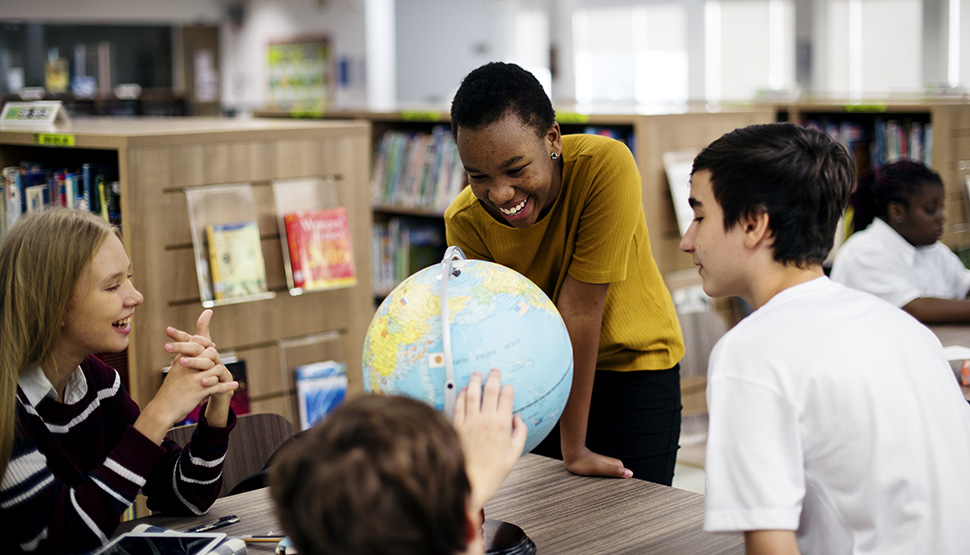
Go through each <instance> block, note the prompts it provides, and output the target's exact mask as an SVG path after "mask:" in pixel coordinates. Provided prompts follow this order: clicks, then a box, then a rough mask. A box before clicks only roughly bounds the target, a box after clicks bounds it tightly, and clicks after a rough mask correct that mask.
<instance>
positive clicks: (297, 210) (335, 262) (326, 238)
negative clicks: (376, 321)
mask: <svg viewBox="0 0 970 555" xmlns="http://www.w3.org/2000/svg"><path fill="white" fill-rule="evenodd" d="M273 194H274V196H275V199H276V209H277V212H278V216H279V217H278V219H279V230H280V240H281V242H282V251H283V260H284V269H285V270H286V280H287V284H288V286H289V291H290V294H291V295H301V294H303V293H304V292H309V291H323V290H327V289H336V288H340V287H352V286H354V285H356V284H357V270H356V266H355V264H354V252H353V238H352V237H351V233H350V225H349V217H348V214H347V207H346V206H345V205H343V204H341V202H340V199H339V196H340V195H339V193H338V187H337V179H336V178H335V177H334V176H332V175H331V176H324V177H312V178H302V179H281V180H276V181H274V182H273Z"/></svg>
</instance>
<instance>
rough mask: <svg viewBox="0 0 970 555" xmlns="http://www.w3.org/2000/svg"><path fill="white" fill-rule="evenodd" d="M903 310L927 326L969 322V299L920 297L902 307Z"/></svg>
mask: <svg viewBox="0 0 970 555" xmlns="http://www.w3.org/2000/svg"><path fill="white" fill-rule="evenodd" d="M903 310H905V311H906V312H908V313H910V314H911V315H912V316H913V317H914V318H916V319H917V320H919V321H920V322H924V323H927V324H955V323H967V322H970V299H940V298H937V297H920V298H917V299H913V300H912V301H910V302H909V303H908V304H906V305H904V306H903Z"/></svg>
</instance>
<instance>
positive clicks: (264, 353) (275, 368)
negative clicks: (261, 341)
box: [213, 336, 290, 400]
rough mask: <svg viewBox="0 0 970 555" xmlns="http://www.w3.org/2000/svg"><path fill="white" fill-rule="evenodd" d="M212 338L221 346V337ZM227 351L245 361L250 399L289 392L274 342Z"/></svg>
mask: <svg viewBox="0 0 970 555" xmlns="http://www.w3.org/2000/svg"><path fill="white" fill-rule="evenodd" d="M213 339H214V340H217V341H219V342H220V346H221V342H222V339H221V338H219V337H216V336H213ZM227 352H233V353H235V355H236V356H237V357H239V358H240V359H242V360H245V361H246V379H247V381H248V382H249V383H248V384H247V386H248V388H249V398H250V400H252V399H260V398H263V397H268V396H272V395H280V394H283V393H287V392H289V390H290V386H289V384H288V383H286V382H284V380H283V373H282V372H281V371H280V352H279V348H278V347H277V345H276V344H268V345H259V346H255V347H249V348H241V349H233V350H231V351H227Z"/></svg>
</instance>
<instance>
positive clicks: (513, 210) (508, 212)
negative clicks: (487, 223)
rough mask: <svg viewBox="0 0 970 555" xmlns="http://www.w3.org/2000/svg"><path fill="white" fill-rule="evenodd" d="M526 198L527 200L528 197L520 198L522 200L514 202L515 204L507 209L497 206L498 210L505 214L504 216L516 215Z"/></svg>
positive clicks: (523, 205)
mask: <svg viewBox="0 0 970 555" xmlns="http://www.w3.org/2000/svg"><path fill="white" fill-rule="evenodd" d="M526 200H528V199H522V202H520V203H518V204H516V205H515V206H513V207H512V208H510V209H508V210H506V209H505V208H499V210H500V211H501V212H502V213H503V214H505V215H506V216H514V215H516V214H518V213H519V212H521V211H522V208H523V207H525V201H526Z"/></svg>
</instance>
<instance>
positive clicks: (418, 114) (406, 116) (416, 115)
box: [401, 110, 441, 121]
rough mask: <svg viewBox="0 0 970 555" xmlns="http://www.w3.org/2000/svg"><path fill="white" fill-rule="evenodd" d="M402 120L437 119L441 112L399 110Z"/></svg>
mask: <svg viewBox="0 0 970 555" xmlns="http://www.w3.org/2000/svg"><path fill="white" fill-rule="evenodd" d="M401 119H403V120H404V121H439V120H441V112H437V111H435V110H406V111H403V112H401Z"/></svg>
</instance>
